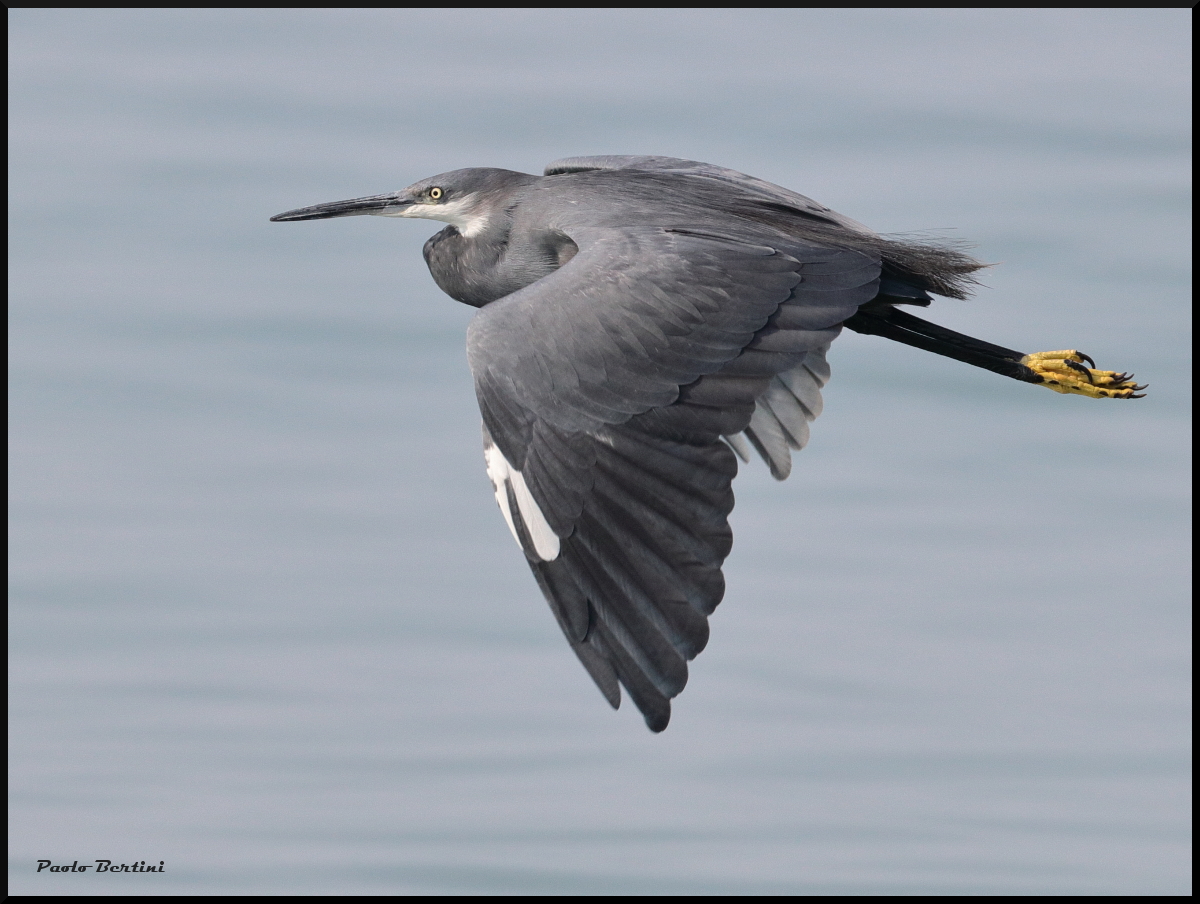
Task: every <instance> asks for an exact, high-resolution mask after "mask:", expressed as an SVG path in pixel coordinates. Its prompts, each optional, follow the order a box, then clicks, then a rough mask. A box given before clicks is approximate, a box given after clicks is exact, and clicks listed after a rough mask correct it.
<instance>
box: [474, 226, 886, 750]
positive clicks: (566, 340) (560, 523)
mask: <svg viewBox="0 0 1200 904" xmlns="http://www.w3.org/2000/svg"><path fill="white" fill-rule="evenodd" d="M571 238H572V240H573V241H575V242H576V244H577V245H578V246H579V253H578V254H577V255H576V256H575V257H574V258H573V259H572V260H571V261H570V262H569V263H567V264H566V265H565V266H563V267H562V268H560V269H559V270H556V271H555V272H553V273H552V274H550V275H549V276H546V277H544V278H543V279H541V280H538V281H537V282H535V283H533V284H532V285H530V286H527V287H526V288H524V289H521V290H519V291H517V292H514V293H513V294H512V295H509V296H507V297H505V298H503V299H501V300H499V301H497V302H494V303H492V304H490V305H488V306H486V307H485V308H483V309H482V310H481V311H480V313H479V314H478V315H477V316H476V317H475V319H474V320H473V321H472V323H471V326H470V329H469V331H468V339H467V348H468V358H469V360H470V363H471V370H472V373H473V374H474V378H475V386H476V393H477V396H478V399H479V405H480V409H481V411H482V413H483V420H484V445H485V455H486V458H487V464H488V474H489V476H490V477H491V479H492V481H493V484H494V486H495V487H496V497H497V501H498V502H499V504H500V508H501V511H502V512H503V513H504V516H505V519H506V520H507V522H508V524H509V526H510V528H511V529H512V531H513V534H514V536H515V537H516V538H517V540H518V542H519V543H520V545H521V548H522V549H523V551H524V552H525V555H526V558H527V559H528V561H529V564H530V567H531V568H532V570H533V573H534V576H535V577H536V579H537V581H538V584H539V586H540V587H541V588H542V591H543V593H544V594H545V596H546V599H547V601H548V602H549V604H550V608H551V609H552V610H553V612H554V614H555V617H556V618H557V619H558V622H559V625H560V627H561V628H562V630H563V633H564V634H565V635H566V637H567V639H568V641H569V642H570V644H571V646H572V648H573V649H574V650H575V652H576V654H577V655H578V656H579V659H580V661H581V662H582V663H583V665H584V667H585V668H586V669H587V670H588V672H589V674H591V676H592V678H593V679H594V680H595V682H596V684H597V685H598V686H599V687H600V689H601V691H602V692H603V693H604V695H605V696H606V698H607V699H608V700H609V702H610V703H611V704H612V705H613V706H617V705H618V704H619V702H620V691H619V688H618V684H622V685H624V686H625V688H626V690H627V691H628V693H629V695H630V696H631V697H632V698H633V700H634V702H635V703H636V704H637V706H638V708H639V709H640V710H641V711H642V713H643V715H644V716H645V718H646V723H647V725H649V727H650V728H651V729H652V730H654V731H661V730H662V729H664V728H665V727H666V725H667V721H668V719H669V717H670V699H671V698H672V697H674V696H675V695H676V694H678V693H679V692H680V691H681V690H682V689H683V686H684V684H685V683H686V682H687V662H688V661H689V660H690V659H692V658H693V657H694V656H695V655H696V654H697V653H699V652H700V651H701V650H702V649H703V648H704V646H705V643H706V642H707V639H708V621H707V616H708V615H709V614H711V613H712V611H713V609H714V608H715V607H716V605H717V604H718V603H719V602H720V600H721V597H722V595H723V593H724V580H723V578H722V575H721V564H722V562H723V561H724V558H725V556H726V555H727V554H728V553H729V550H730V546H731V543H732V536H731V533H730V530H729V524H728V516H729V512H730V511H731V510H732V508H733V494H732V490H731V481H732V479H733V477H734V475H735V474H736V472H737V463H736V460H735V458H734V455H733V452H732V451H731V449H730V445H734V446H735V447H736V446H737V445H738V440H736V439H735V440H733V442H732V443H731V444H727V443H726V442H723V441H722V437H725V436H728V437H733V436H735V435H737V434H740V433H742V432H743V431H746V435H747V436H748V438H749V439H750V440H751V442H753V443H754V445H755V446H756V447H757V448H758V449H759V451H760V452H762V453H763V455H764V457H765V458H767V459H768V461H769V462H770V463H771V466H772V471H773V473H775V474H776V476H780V477H782V476H785V475H786V466H785V464H784V463H783V462H785V461H786V459H787V455H788V451H787V450H788V447H789V446H790V447H792V448H799V447H800V446H801V445H803V443H804V441H805V439H806V437H807V421H808V420H811V418H812V417H814V416H815V415H816V413H817V411H819V406H820V395H819V389H820V386H821V385H823V384H824V381H825V379H826V378H827V375H828V373H827V370H826V368H825V364H824V352H825V349H826V348H828V345H829V343H830V342H831V341H832V340H833V338H834V337H835V336H836V335H837V333H838V331H839V329H840V324H841V322H842V321H843V320H845V319H846V318H847V317H849V316H851V315H852V314H853V313H854V312H855V311H856V310H857V309H858V306H859V305H861V304H863V303H864V302H866V301H868V300H870V299H871V298H872V297H873V296H874V295H875V293H876V291H877V289H878V282H879V270H880V267H879V263H878V261H877V260H872V259H871V258H870V257H869V256H867V255H864V254H861V253H858V252H854V251H847V250H839V249H834V248H827V247H817V246H812V245H805V244H803V243H801V242H792V241H790V240H788V239H787V238H786V237H784V236H773V235H771V234H769V232H767V231H765V230H764V231H763V234H762V235H735V234H730V235H723V234H715V233H713V232H701V231H690V230H683V229H678V228H675V229H667V228H648V227H647V228H636V229H633V228H630V229H599V228H585V229H578V230H575V231H572V232H571Z"/></svg>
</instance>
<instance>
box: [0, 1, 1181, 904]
mask: <svg viewBox="0 0 1200 904" xmlns="http://www.w3.org/2000/svg"><path fill="white" fill-rule="evenodd" d="M9 26H10V31H9V41H10V58H9V67H10V82H9V100H10V108H9V116H10V145H9V146H10V157H9V172H10V233H9V242H10V268H11V269H10V304H11V307H10V340H9V341H10V356H11V357H10V390H9V392H10V430H11V432H10V449H11V457H10V493H11V506H10V523H11V558H10V567H11V598H12V607H11V619H10V637H11V709H10V719H11V760H10V763H11V776H12V778H11V782H12V797H11V800H12V804H11V831H10V856H11V861H10V862H11V875H10V889H11V891H12V892H13V893H17V894H27V895H28V894H46V895H49V894H64V893H70V894H118V893H119V894H139V893H144V894H159V893H168V894H236V893H261V894H281V893H290V894H335V893H345V894H376V893H388V892H421V893H517V892H519V893H584V894H586V893H650V894H656V893H664V894H665V893H670V894H676V893H694V894H705V893H747V894H755V893H798V894H807V893H832V894H859V893H883V894H915V893H934V894H951V893H970V894H1025V893H1048V894H1077V893H1101V894H1130V893H1150V894H1187V893H1188V891H1189V888H1190V877H1189V876H1190V873H1189V856H1190V854H1189V843H1190V838H1189V830H1188V819H1189V814H1188V794H1189V790H1188V788H1189V786H1188V762H1189V759H1188V757H1189V746H1188V745H1189V740H1188V719H1189V697H1188V693H1189V691H1188V686H1189V668H1190V666H1189V658H1188V657H1189V638H1190V627H1189V621H1188V619H1189V614H1188V613H1189V602H1188V599H1189V598H1188V589H1187V581H1188V571H1187V567H1188V566H1187V556H1188V549H1189V544H1190V540H1189V536H1188V535H1189V529H1190V521H1189V513H1188V498H1189V497H1188V492H1189V491H1188V480H1189V470H1188V462H1189V449H1188V446H1189V442H1190V428H1189V423H1188V399H1189V383H1190V347H1189V344H1188V343H1189V338H1188V337H1189V328H1190V306H1189V305H1190V295H1189V274H1190V269H1189V268H1190V249H1191V237H1190V194H1189V192H1190V105H1191V100H1190V33H1191V28H1190V12H1189V11H1187V10H1183V9H1178V10H1125V11H1112V10H1090V11H1073V10H1058V11H1037V10H1017V11H1011V10H1009V11H979V10H960V11H911V10H859V11H849V12H822V11H812V10H798V11H795V10H793V11H780V10H765V11H764V10H757V11H753V10H752V11H741V10H725V11H679V10H668V11H650V12H645V11H633V12H630V11H624V12H622V11H562V10H560V11H542V10H535V11H500V12H496V11H481V10H460V11H405V10H393V11H375V10H367V11H323V12H322V11H304V10H300V11H297V10H291V11H282V12H280V11H270V10H268V11H263V10H259V11H241V10H228V9H223V10H201V11H166V10H158V11H145V10H111V9H106V10H96V9H88V10H79V9H70V10H31V9H22V10H12V11H10V12H9ZM603 153H654V154H667V155H673V156H680V157H690V158H694V159H700V160H705V161H709V162H713V163H717V164H721V165H724V166H729V167H733V168H736V169H739V170H742V171H744V172H748V173H751V174H754V175H756V176H760V177H762V178H765V179H769V180H771V181H774V182H777V183H779V184H782V185H785V186H788V187H790V188H794V189H796V190H798V191H801V192H803V193H805V194H808V195H811V196H812V197H815V198H816V199H818V200H820V201H822V202H823V203H826V204H828V205H830V206H832V207H834V208H835V209H837V210H839V211H842V212H844V213H846V214H848V215H849V216H852V217H854V218H856V219H858V220H861V221H863V222H865V223H867V224H869V225H871V226H872V227H873V228H875V229H878V230H881V231H889V232H904V231H914V230H927V229H932V230H941V231H940V232H938V233H937V234H939V235H942V236H945V237H947V238H962V239H969V240H971V241H972V242H974V243H976V245H977V249H978V250H977V253H978V254H979V255H980V256H981V257H982V258H984V259H985V260H988V261H994V262H999V263H1000V264H1001V265H1000V266H997V267H996V268H994V269H992V270H990V271H988V272H987V274H986V275H985V282H986V283H987V288H985V289H984V290H982V291H981V292H979V293H978V295H977V297H976V298H975V299H974V300H972V301H969V302H954V301H941V302H939V303H938V304H937V305H936V306H935V308H934V309H932V310H931V312H930V313H929V315H928V316H930V317H931V318H932V319H934V320H935V321H937V322H939V323H942V324H945V325H947V326H950V327H952V328H955V329H959V330H961V331H964V332H966V333H969V334H971V335H976V336H980V337H983V338H986V339H989V340H991V341H993V342H997V343H1000V344H1003V345H1007V346H1010V347H1016V348H1021V349H1024V350H1027V351H1033V350H1040V349H1055V348H1063V347H1077V348H1081V349H1083V350H1084V351H1086V352H1088V353H1090V354H1091V355H1092V356H1094V357H1095V358H1096V359H1097V361H1098V362H1099V364H1100V366H1101V367H1112V368H1116V369H1127V370H1132V371H1136V372H1137V374H1138V376H1139V378H1142V379H1144V380H1146V381H1148V382H1150V383H1151V384H1152V386H1151V392H1150V396H1149V397H1148V398H1147V399H1145V400H1144V401H1141V402H1137V403H1113V402H1096V401H1091V400H1087V399H1082V398H1073V397H1063V396H1058V395H1055V394H1052V393H1050V392H1045V391H1043V390H1039V389H1035V388H1033V387H1029V386H1025V385H1022V384H1019V383H1015V382H1013V381H1009V380H1004V379H1002V378H999V377H996V376H994V375H992V374H988V373H985V372H983V371H980V370H976V369H973V368H969V367H966V366H964V365H960V364H957V363H955V362H952V361H949V360H947V359H944V358H938V357H935V356H933V355H928V354H925V353H922V352H918V351H916V350H914V349H911V348H907V347H903V346H899V345H895V344H893V343H889V342H887V341H885V340H882V339H878V338H874V337H865V336H858V335H854V334H849V333H848V334H846V335H844V336H843V337H842V338H841V339H839V340H838V342H837V343H836V344H835V346H834V349H833V351H832V353H831V355H830V360H831V364H832V367H833V373H834V376H833V381H832V383H831V384H830V386H829V388H828V390H827V393H826V396H825V398H826V405H825V414H824V415H823V416H822V417H821V419H820V420H819V421H818V422H817V423H816V424H815V425H814V429H813V440H812V444H811V445H810V446H809V448H808V449H806V450H805V451H804V452H803V453H802V454H801V455H800V456H799V460H798V462H797V466H796V468H795V470H794V471H793V474H792V477H791V479H790V480H789V481H788V482H786V483H784V484H777V483H776V482H775V481H773V480H772V479H771V478H770V477H769V476H768V475H767V473H766V469H765V468H764V467H763V466H762V465H761V464H760V463H755V464H754V465H752V466H748V467H744V468H743V473H742V475H741V476H739V478H738V480H737V482H736V484H735V489H736V491H737V496H738V507H737V509H736V510H735V512H734V515H733V525H734V531H735V537H736V542H735V547H734V552H733V555H732V556H731V558H730V559H729V561H728V563H727V567H726V575H727V578H728V592H727V594H726V597H725V602H724V603H723V604H722V606H721V608H720V609H719V610H718V611H717V614H716V615H715V617H714V619H713V621H712V641H711V643H710V644H709V647H708V649H707V650H706V651H705V652H704V653H703V655H702V656H701V657H700V658H699V659H698V660H697V661H696V663H695V664H694V665H693V668H692V678H691V681H690V684H689V685H688V688H687V690H686V691H685V692H684V694H683V695H682V696H681V697H680V698H679V699H678V700H677V701H676V704H675V708H674V717H673V721H672V724H671V726H670V728H669V729H668V730H667V732H666V733H665V734H664V735H661V736H652V735H651V734H650V733H649V732H647V731H646V729H645V728H644V726H643V724H642V720H641V718H640V717H639V716H638V714H637V713H636V711H635V710H634V709H633V707H632V706H630V705H628V704H627V705H626V706H625V707H623V708H622V709H621V710H620V711H619V712H618V713H613V712H612V711H611V710H609V708H608V707H607V705H606V704H605V703H604V701H603V700H602V698H601V697H600V695H599V694H598V693H597V692H596V690H595V689H594V688H593V686H592V684H591V682H590V680H589V679H588V677H587V676H586V674H584V672H583V670H582V669H581V668H580V667H579V664H578V663H577V662H576V660H575V658H574V656H573V655H572V654H571V653H570V651H569V650H568V648H567V646H566V644H565V643H564V641H563V639H562V637H561V636H560V634H559V630H558V628H557V626H556V625H555V623H554V620H553V619H552V618H551V616H550V614H549V612H548V611H547V609H546V605H545V603H544V602H543V601H542V599H541V598H540V595H539V593H538V591H537V589H536V587H535V585H534V582H533V580H532V578H531V576H530V575H529V573H528V571H527V569H526V567H525V564H524V562H523V560H522V557H521V556H520V554H519V553H518V551H517V549H516V547H515V546H514V544H513V542H512V539H511V538H510V537H509V535H508V531H507V529H506V528H505V526H504V523H503V521H502V519H501V518H500V515H499V513H498V512H497V510H496V506H495V502H494V500H493V498H492V493H491V489H490V486H489V484H488V481H487V478H486V476H485V474H484V468H483V460H482V455H481V449H480V438H479V416H478V412H477V409H476V406H475V401H474V396H473V391H472V386H471V380H470V376H469V373H468V369H467V366H466V361H465V355H464V350H463V348H464V344H463V340H464V329H465V326H466V323H467V321H468V319H469V318H470V316H471V314H472V311H471V310H470V309H468V308H466V307H464V306H462V305H458V304H456V303H454V302H453V301H450V300H449V299H448V298H446V297H445V296H443V295H441V293H440V292H439V291H438V290H437V289H436V287H435V286H434V285H433V282H432V280H431V279H430V277H429V275H428V273H427V271H426V269H425V267H424V264H423V262H422V260H421V254H420V248H421V243H422V242H423V241H424V239H425V238H426V237H427V236H428V235H430V234H432V232H434V231H435V230H436V229H437V227H438V224H433V223H426V222H421V221H416V222H407V221H395V220H381V219H378V218H372V217H364V218H357V219H348V220H336V221H328V222H318V223H299V224H285V225H281V224H269V223H268V222H267V218H268V217H269V216H270V215H272V214H275V213H278V212H279V211H282V210H285V209H288V208H293V207H298V206H301V205H306V204H312V203H317V202H321V201H330V200H336V199H342V198H349V197H356V196H361V195H366V194H373V193H377V192H383V191H390V190H394V189H397V188H401V187H403V186H405V185H407V184H409V183H410V182H413V181H416V180H417V179H419V178H423V177H425V176H428V175H432V174H434V173H437V172H441V171H444V170H449V169H453V168H457V167H463V166H500V167H508V168H511V169H519V170H524V171H528V172H540V171H541V167H542V166H543V165H544V164H545V163H547V162H549V161H550V160H552V159H554V158H557V157H562V156H568V155H579V154H603ZM100 857H103V858H110V859H114V860H116V861H118V862H120V861H122V860H124V861H126V862H132V861H141V860H145V861H146V862H147V863H157V862H158V861H160V860H163V861H165V863H166V871H165V872H164V873H163V874H162V875H157V874H155V875H120V876H105V877H99V876H96V875H94V874H92V873H88V874H84V875H82V876H81V875H78V874H73V875H58V874H55V875H51V874H49V873H47V872H43V873H41V874H40V875H39V874H37V873H36V872H35V870H36V860H37V859H39V858H44V859H52V860H53V861H54V862H55V863H59V862H64V861H65V862H67V863H70V862H72V861H74V860H78V861H79V862H81V863H88V862H91V861H93V860H94V859H95V858H100ZM118 879H119V880H120V881H118Z"/></svg>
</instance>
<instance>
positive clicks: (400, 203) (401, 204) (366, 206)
mask: <svg viewBox="0 0 1200 904" xmlns="http://www.w3.org/2000/svg"><path fill="white" fill-rule="evenodd" d="M412 204H413V202H412V201H411V200H409V199H408V198H405V197H401V194H400V192H392V193H391V194H387V195H371V196H370V197H369V198H351V199H350V200H349V201H330V202H329V203H328V204H314V205H313V206H312V207H300V208H297V209H296V210H289V211H287V212H285V213H277V214H275V216H273V217H271V222H272V223H283V222H287V221H289V220H327V219H329V218H330V217H361V216H365V215H369V214H374V215H376V216H379V215H383V216H387V215H389V214H390V215H391V216H395V215H396V213H397V212H399V211H400V210H403V209H404V208H405V207H409V206H411V205H412Z"/></svg>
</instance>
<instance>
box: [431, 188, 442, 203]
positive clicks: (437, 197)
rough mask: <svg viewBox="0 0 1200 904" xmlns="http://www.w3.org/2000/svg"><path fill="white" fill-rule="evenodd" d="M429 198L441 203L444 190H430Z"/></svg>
mask: <svg viewBox="0 0 1200 904" xmlns="http://www.w3.org/2000/svg"><path fill="white" fill-rule="evenodd" d="M429 197H431V198H433V200H435V201H440V200H441V198H442V190H441V189H440V188H431V189H429Z"/></svg>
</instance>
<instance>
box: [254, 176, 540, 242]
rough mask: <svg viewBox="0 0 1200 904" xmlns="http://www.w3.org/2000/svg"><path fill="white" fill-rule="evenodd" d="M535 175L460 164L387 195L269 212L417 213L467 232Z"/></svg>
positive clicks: (310, 216) (313, 215)
mask: <svg viewBox="0 0 1200 904" xmlns="http://www.w3.org/2000/svg"><path fill="white" fill-rule="evenodd" d="M536 178H537V177H536V176H530V175H527V174H525V173H517V172H513V171H512V170H503V169H484V168H475V169H460V170H452V171H450V172H448V173H442V174H441V175H438V176H430V177H429V178H428V179H422V180H421V181H420V182H414V183H413V184H412V185H410V186H409V187H408V188H405V189H401V190H400V191H397V192H390V193H388V194H385V195H371V196H369V197H366V198H352V199H350V200H349V201H331V202H329V203H327V204H315V205H313V206H312V207H301V208H299V209H297V210H289V211H287V212H286V213H281V214H276V215H275V216H273V217H271V222H272V223H281V222H287V221H290V220H325V219H329V218H330V217H356V216H364V215H371V216H377V217H415V218H418V219H423V220H441V221H442V222H444V223H450V224H451V225H452V226H454V227H455V228H456V229H458V231H459V232H460V233H462V234H463V235H465V236H472V235H477V234H478V233H480V232H482V231H483V230H484V229H486V228H487V226H488V224H489V222H491V221H492V219H493V217H494V216H495V215H496V214H497V213H502V212H503V211H504V210H505V208H506V207H507V204H506V198H507V196H508V194H509V193H510V192H511V191H512V190H513V189H515V188H517V187H519V186H520V185H524V184H526V183H528V182H532V181H536Z"/></svg>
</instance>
